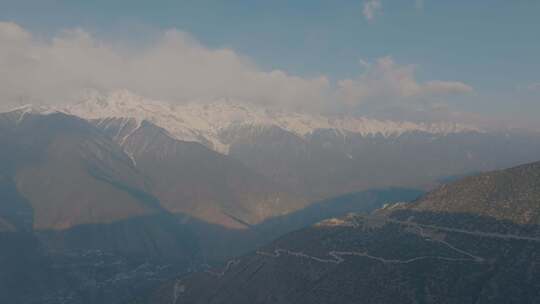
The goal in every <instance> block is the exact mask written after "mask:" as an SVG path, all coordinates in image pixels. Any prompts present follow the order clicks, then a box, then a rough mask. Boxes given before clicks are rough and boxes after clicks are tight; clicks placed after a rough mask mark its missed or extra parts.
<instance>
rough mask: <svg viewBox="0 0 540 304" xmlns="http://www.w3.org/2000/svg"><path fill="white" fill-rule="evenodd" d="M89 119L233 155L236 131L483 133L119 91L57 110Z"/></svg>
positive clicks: (448, 126)
mask: <svg viewBox="0 0 540 304" xmlns="http://www.w3.org/2000/svg"><path fill="white" fill-rule="evenodd" d="M57 110H58V111H62V112H66V113H68V114H73V115H76V116H79V117H82V118H85V119H91V120H101V119H108V118H133V119H135V120H136V122H137V124H139V123H140V122H141V121H143V120H147V121H149V122H152V123H154V124H155V125H157V126H159V127H161V128H164V129H165V130H167V131H168V132H169V133H170V134H171V135H172V136H173V137H174V138H176V139H178V140H184V141H196V142H200V143H203V144H205V145H208V146H209V147H210V148H212V149H214V150H216V151H218V152H221V153H228V148H229V145H230V143H229V142H227V141H226V140H224V138H222V137H221V134H220V133H221V132H224V131H226V130H227V129H228V128H230V127H238V126H251V127H279V128H281V129H283V130H286V131H288V132H291V133H293V134H295V135H298V136H301V137H305V136H307V135H309V134H311V133H313V132H314V131H315V130H318V129H330V130H334V131H335V132H338V133H340V134H343V136H345V135H346V134H347V133H356V134H361V135H363V136H375V135H382V136H385V137H392V136H399V135H401V134H403V133H405V132H415V131H418V132H426V133H432V134H450V133H459V132H472V131H475V132H480V129H478V128H476V127H473V126H466V125H462V124H455V123H436V124H419V123H413V122H407V121H403V122H396V121H388V120H376V119H369V118H365V117H360V118H355V117H352V116H343V117H337V116H335V117H327V116H323V115H314V114H307V113H297V112H290V111H282V110H271V109H265V108H263V107H261V106H257V105H254V104H249V103H245V102H237V101H231V100H228V99H221V100H217V101H214V102H210V103H208V102H192V103H186V104H172V103H167V102H161V101H155V100H149V99H145V98H143V97H140V96H137V95H135V94H132V93H130V92H129V91H125V90H123V91H116V92H113V93H111V94H109V95H98V94H96V95H94V96H91V97H89V98H88V99H87V100H84V101H82V102H79V103H77V104H72V105H69V106H66V107H61V108H59V109H57Z"/></svg>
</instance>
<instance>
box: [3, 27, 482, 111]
mask: <svg viewBox="0 0 540 304" xmlns="http://www.w3.org/2000/svg"><path fill="white" fill-rule="evenodd" d="M360 65H361V69H359V73H360V75H359V76H358V77H355V78H353V79H344V80H339V81H337V83H336V85H332V84H330V81H329V80H328V79H327V77H325V76H320V77H315V78H305V77H300V76H294V75H290V74H288V73H287V72H285V71H282V70H272V71H265V70H263V69H261V68H259V67H257V65H256V64H254V63H253V62H251V61H250V60H249V59H248V58H246V57H244V56H242V55H240V54H238V53H237V52H235V51H234V50H232V49H227V48H219V49H211V48H208V47H205V46H204V45H202V44H200V43H199V42H198V41H196V40H195V39H194V38H193V37H191V36H190V35H188V34H186V33H185V32H181V31H178V30H169V31H166V32H163V33H161V34H159V36H158V37H157V39H155V40H154V41H153V43H149V44H147V45H145V46H142V47H141V46H139V47H136V48H134V47H126V46H125V45H124V46H122V43H121V42H115V43H111V42H107V41H103V40H99V39H97V38H95V37H94V36H92V35H91V34H89V33H88V32H86V31H84V30H82V29H74V30H66V31H63V32H61V33H58V34H56V35H54V36H53V37H52V38H43V37H36V36H35V35H33V34H32V33H30V32H28V31H26V30H25V29H23V28H21V27H20V26H18V25H17V24H14V23H6V22H4V23H2V22H0V71H2V72H1V73H0V107H6V106H13V105H16V104H22V103H45V104H54V103H66V102H73V101H75V100H76V99H77V97H79V96H80V94H81V92H84V91H86V90H87V89H96V90H98V91H102V92H107V91H112V90H116V89H127V90H130V91H133V92H134V93H136V94H140V95H143V96H145V97H149V98H155V99H162V100H168V101H171V102H184V101H193V100H202V101H212V100H214V99H218V98H231V99H236V100H241V101H246V102H254V103H258V104H264V105H267V106H272V105H275V106H279V107H294V108H303V109H305V110H312V111H320V110H322V109H332V110H335V109H334V108H339V109H347V108H350V107H357V106H358V105H365V104H370V103H371V104H374V103H400V104H407V103H408V102H409V101H410V100H411V99H415V98H423V99H434V101H433V103H435V102H440V100H435V99H438V98H441V97H442V96H446V95H449V94H458V93H467V92H470V91H472V88H471V87H470V86H468V85H466V84H463V83H461V82H453V81H437V80H432V81H427V82H423V83H419V82H418V81H417V80H416V78H415V75H414V74H415V71H414V66H412V65H398V64H396V63H395V62H394V61H393V59H392V58H391V57H384V58H380V59H378V60H377V61H376V62H373V63H370V62H368V61H365V60H360Z"/></svg>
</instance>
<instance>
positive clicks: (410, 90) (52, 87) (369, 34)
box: [0, 0, 540, 124]
mask: <svg viewBox="0 0 540 304" xmlns="http://www.w3.org/2000/svg"><path fill="white" fill-rule="evenodd" d="M0 22H3V23H0V68H1V72H0V73H1V74H0V81H2V83H3V84H0V89H1V90H2V92H0V98H2V100H3V101H2V102H3V103H4V104H6V103H8V102H13V100H16V101H17V102H19V101H21V102H22V101H24V100H25V99H32V100H39V101H40V102H53V101H56V102H58V101H62V102H63V101H65V100H69V99H70V98H72V96H73V95H75V94H76V93H77V91H78V90H79V89H81V88H97V89H103V90H108V89H114V88H123V87H125V88H128V89H131V90H133V91H135V92H136V93H140V94H143V95H148V96H150V97H154V98H162V99H171V100H186V99H209V98H217V97H231V98H239V99H249V100H251V101H253V102H259V103H266V104H280V105H287V106H288V105H292V106H295V107H303V108H310V109H317V110H319V109H322V108H332V109H334V108H336V109H339V110H347V111H357V112H360V113H361V112H362V111H375V112H377V111H379V110H381V109H389V108H391V109H400V110H399V111H397V112H399V113H400V114H403V115H413V116H414V115H415V113H416V114H418V113H428V112H429V113H439V114H440V113H446V114H444V115H447V114H448V113H453V114H455V113H456V112H459V113H468V114H463V115H465V116H467V117H474V118H476V117H478V116H484V117H488V118H494V117H496V118H504V119H507V120H513V121H519V122H525V123H531V124H534V123H535V122H536V121H537V120H538V119H536V116H538V115H540V72H539V71H540V59H539V54H540V1H535V0H530V1H521V0H515V1H508V0H489V1H488V0H478V1H461V0H453V1H443V0H423V1H422V0H410V1H409V0H368V1H362V0H355V1H347V0H340V1H328V0H307V1H303V0H300V1H280V0H272V1H267V0H266V1H258V0H245V1H235V0H227V1H223V0H222V1H204V0H197V1H172V0H162V1H139V0H129V1H128V0H117V1H115V0H107V1H105V0H103V1H102V0H93V1H86V0H84V1H83V0H69V1H68V0H66V1H60V0H57V1H54V0H35V1H27V0H17V1H7V0H0ZM393 113H394V114H395V113H396V110H394V111H393ZM411 113H412V114H411ZM426 115H427V114H426ZM430 115H431V114H430ZM441 115H442V114H441ZM479 119H480V118H479Z"/></svg>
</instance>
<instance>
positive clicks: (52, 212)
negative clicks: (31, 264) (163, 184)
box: [0, 111, 158, 229]
mask: <svg viewBox="0 0 540 304" xmlns="http://www.w3.org/2000/svg"><path fill="white" fill-rule="evenodd" d="M0 120H2V123H1V124H0V134H1V135H0V143H1V146H2V147H9V148H6V149H5V150H4V151H3V153H2V154H1V155H0V156H1V157H2V163H3V164H4V165H3V168H1V169H2V170H1V171H2V172H3V175H4V176H5V178H8V179H11V180H12V181H13V183H14V184H15V185H16V188H17V191H18V192H19V193H20V195H21V196H22V197H24V198H25V199H26V200H27V201H28V202H29V204H30V205H31V208H32V210H33V226H34V228H36V229H65V228H69V227H72V226H75V225H80V224H89V223H103V222H112V221H115V220H120V219H126V218H129V217H133V216H139V215H144V214H149V213H153V212H154V211H155V210H156V209H157V208H158V205H157V204H156V203H155V202H152V201H151V200H150V199H148V197H144V195H143V196H141V194H142V193H143V191H141V190H137V189H141V188H142V187H143V184H144V182H143V179H142V178H141V176H140V174H138V172H137V171H136V170H135V168H134V167H133V166H132V164H131V161H130V159H129V158H128V157H127V156H126V155H125V154H124V153H123V152H122V150H121V148H120V147H119V146H118V145H117V144H116V143H114V142H113V141H111V140H109V139H108V137H107V136H105V135H104V134H102V133H101V132H100V131H99V130H98V129H96V128H94V127H93V126H92V125H91V124H89V123H87V122H86V121H83V120H81V119H79V118H76V117H72V116H68V115H64V114H59V113H54V114H49V115H34V114H32V113H24V112H17V111H16V112H12V113H6V114H2V116H0ZM143 197H144V199H142V198H143Z"/></svg>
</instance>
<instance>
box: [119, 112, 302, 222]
mask: <svg viewBox="0 0 540 304" xmlns="http://www.w3.org/2000/svg"><path fill="white" fill-rule="evenodd" d="M122 146H123V148H124V149H125V151H126V152H127V153H128V154H129V155H131V157H132V158H133V160H134V161H135V162H136V166H137V168H138V169H139V170H140V171H141V172H143V173H144V174H145V175H146V176H148V178H149V180H150V188H151V191H152V193H153V194H154V195H156V197H158V198H159V199H160V201H161V204H162V206H163V207H164V208H166V209H167V210H169V211H170V212H173V213H179V212H180V213H184V214H190V215H193V216H195V217H197V218H199V219H201V220H204V221H207V222H210V223H217V224H222V225H225V226H229V227H245V226H246V225H250V224H255V223H258V222H260V221H262V220H264V219H266V218H269V217H271V216H278V215H283V214H286V213H289V212H292V211H294V210H297V209H300V208H302V207H303V206H305V205H306V204H307V201H306V200H305V199H303V198H301V197H300V196H297V195H293V194H292V191H288V190H286V189H285V188H283V187H277V186H276V185H275V184H274V183H273V182H272V181H270V180H268V179H267V178H265V177H263V176H261V175H259V174H257V173H254V172H253V171H251V170H250V169H249V168H247V167H245V166H244V165H242V164H241V163H240V162H238V161H235V160H232V159H230V158H229V157H227V156H224V155H221V154H219V153H216V152H214V151H212V150H209V149H208V148H206V147H205V146H203V145H201V144H199V143H194V142H184V141H178V140H175V139H173V138H172V137H171V136H170V135H169V134H168V132H167V131H165V130H164V129H162V128H159V127H157V126H155V125H153V124H151V123H149V122H146V121H144V122H142V123H141V125H140V126H139V127H138V128H137V129H136V130H134V131H133V132H132V133H131V134H130V135H129V136H127V137H125V138H124V139H123V143H122Z"/></svg>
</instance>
